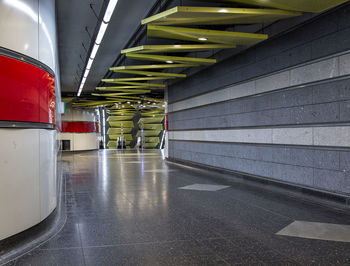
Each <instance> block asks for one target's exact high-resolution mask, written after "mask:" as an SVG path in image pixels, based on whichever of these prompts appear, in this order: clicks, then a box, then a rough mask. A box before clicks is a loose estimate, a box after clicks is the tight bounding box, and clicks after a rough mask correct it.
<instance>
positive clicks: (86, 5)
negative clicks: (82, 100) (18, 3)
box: [56, 0, 157, 94]
mask: <svg viewBox="0 0 350 266" xmlns="http://www.w3.org/2000/svg"><path fill="white" fill-rule="evenodd" d="M156 1H157V0H132V1H130V0H119V1H118V4H117V6H116V9H115V12H114V14H113V16H112V18H111V21H110V24H109V26H108V29H107V32H106V34H105V36H104V38H103V41H102V44H101V46H100V49H99V51H98V53H97V55H96V58H95V60H94V63H93V65H92V68H91V71H90V74H89V76H88V79H87V81H86V83H85V87H84V90H83V94H84V93H85V94H86V93H87V92H92V91H93V90H94V89H95V88H96V86H97V84H98V83H99V82H100V81H101V79H102V78H103V76H104V75H105V74H106V72H107V70H108V68H109V67H110V66H111V65H112V64H113V62H114V60H115V59H116V57H117V56H118V55H119V54H120V50H122V49H123V48H124V46H125V45H126V43H127V42H128V40H129V39H130V38H131V36H132V35H133V34H134V32H135V31H136V29H137V28H138V26H139V25H140V21H141V20H142V19H143V18H145V17H146V15H147V13H148V12H149V10H150V9H151V8H152V6H153V5H154V3H155V2H156ZM103 2H104V1H103V0H93V1H87V0H74V1H69V0H59V1H56V5H57V24H58V43H59V45H58V47H59V58H60V60H59V61H60V71H61V89H62V93H63V94H67V93H77V91H78V87H79V85H78V81H79V80H80V78H81V75H82V71H83V69H84V67H85V60H86V57H87V53H86V51H85V48H84V47H83V45H82V43H83V44H84V46H85V47H86V49H89V47H90V42H91V40H90V37H89V34H90V35H93V33H94V31H95V27H96V25H97V18H96V16H95V14H94V12H93V10H92V9H91V8H90V3H91V4H92V7H93V9H94V11H95V13H96V14H97V16H98V15H99V13H100V11H101V8H102V7H103ZM131 2H132V4H130V3H131ZM86 28H87V29H88V31H89V33H87V31H86Z"/></svg>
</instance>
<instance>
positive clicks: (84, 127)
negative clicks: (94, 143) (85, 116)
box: [62, 121, 98, 133]
mask: <svg viewBox="0 0 350 266" xmlns="http://www.w3.org/2000/svg"><path fill="white" fill-rule="evenodd" d="M62 132H66V133H92V132H96V133H97V132H98V123H96V122H73V121H62Z"/></svg>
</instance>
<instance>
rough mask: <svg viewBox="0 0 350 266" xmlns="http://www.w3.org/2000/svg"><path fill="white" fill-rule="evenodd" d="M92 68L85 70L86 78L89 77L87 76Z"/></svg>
mask: <svg viewBox="0 0 350 266" xmlns="http://www.w3.org/2000/svg"><path fill="white" fill-rule="evenodd" d="M89 72H90V70H89V69H85V72H84V78H87V76H88V75H89Z"/></svg>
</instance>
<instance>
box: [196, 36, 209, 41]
mask: <svg viewBox="0 0 350 266" xmlns="http://www.w3.org/2000/svg"><path fill="white" fill-rule="evenodd" d="M198 40H199V41H206V40H208V39H207V38H204V37H200V38H198Z"/></svg>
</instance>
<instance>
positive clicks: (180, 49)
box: [121, 44, 236, 54]
mask: <svg viewBox="0 0 350 266" xmlns="http://www.w3.org/2000/svg"><path fill="white" fill-rule="evenodd" d="M229 48H236V45H234V44H231V45H228V44H172V45H142V46H136V47H132V48H128V49H124V50H122V51H121V53H122V54H126V53H143V54H146V53H184V52H201V51H208V50H214V49H229Z"/></svg>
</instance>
